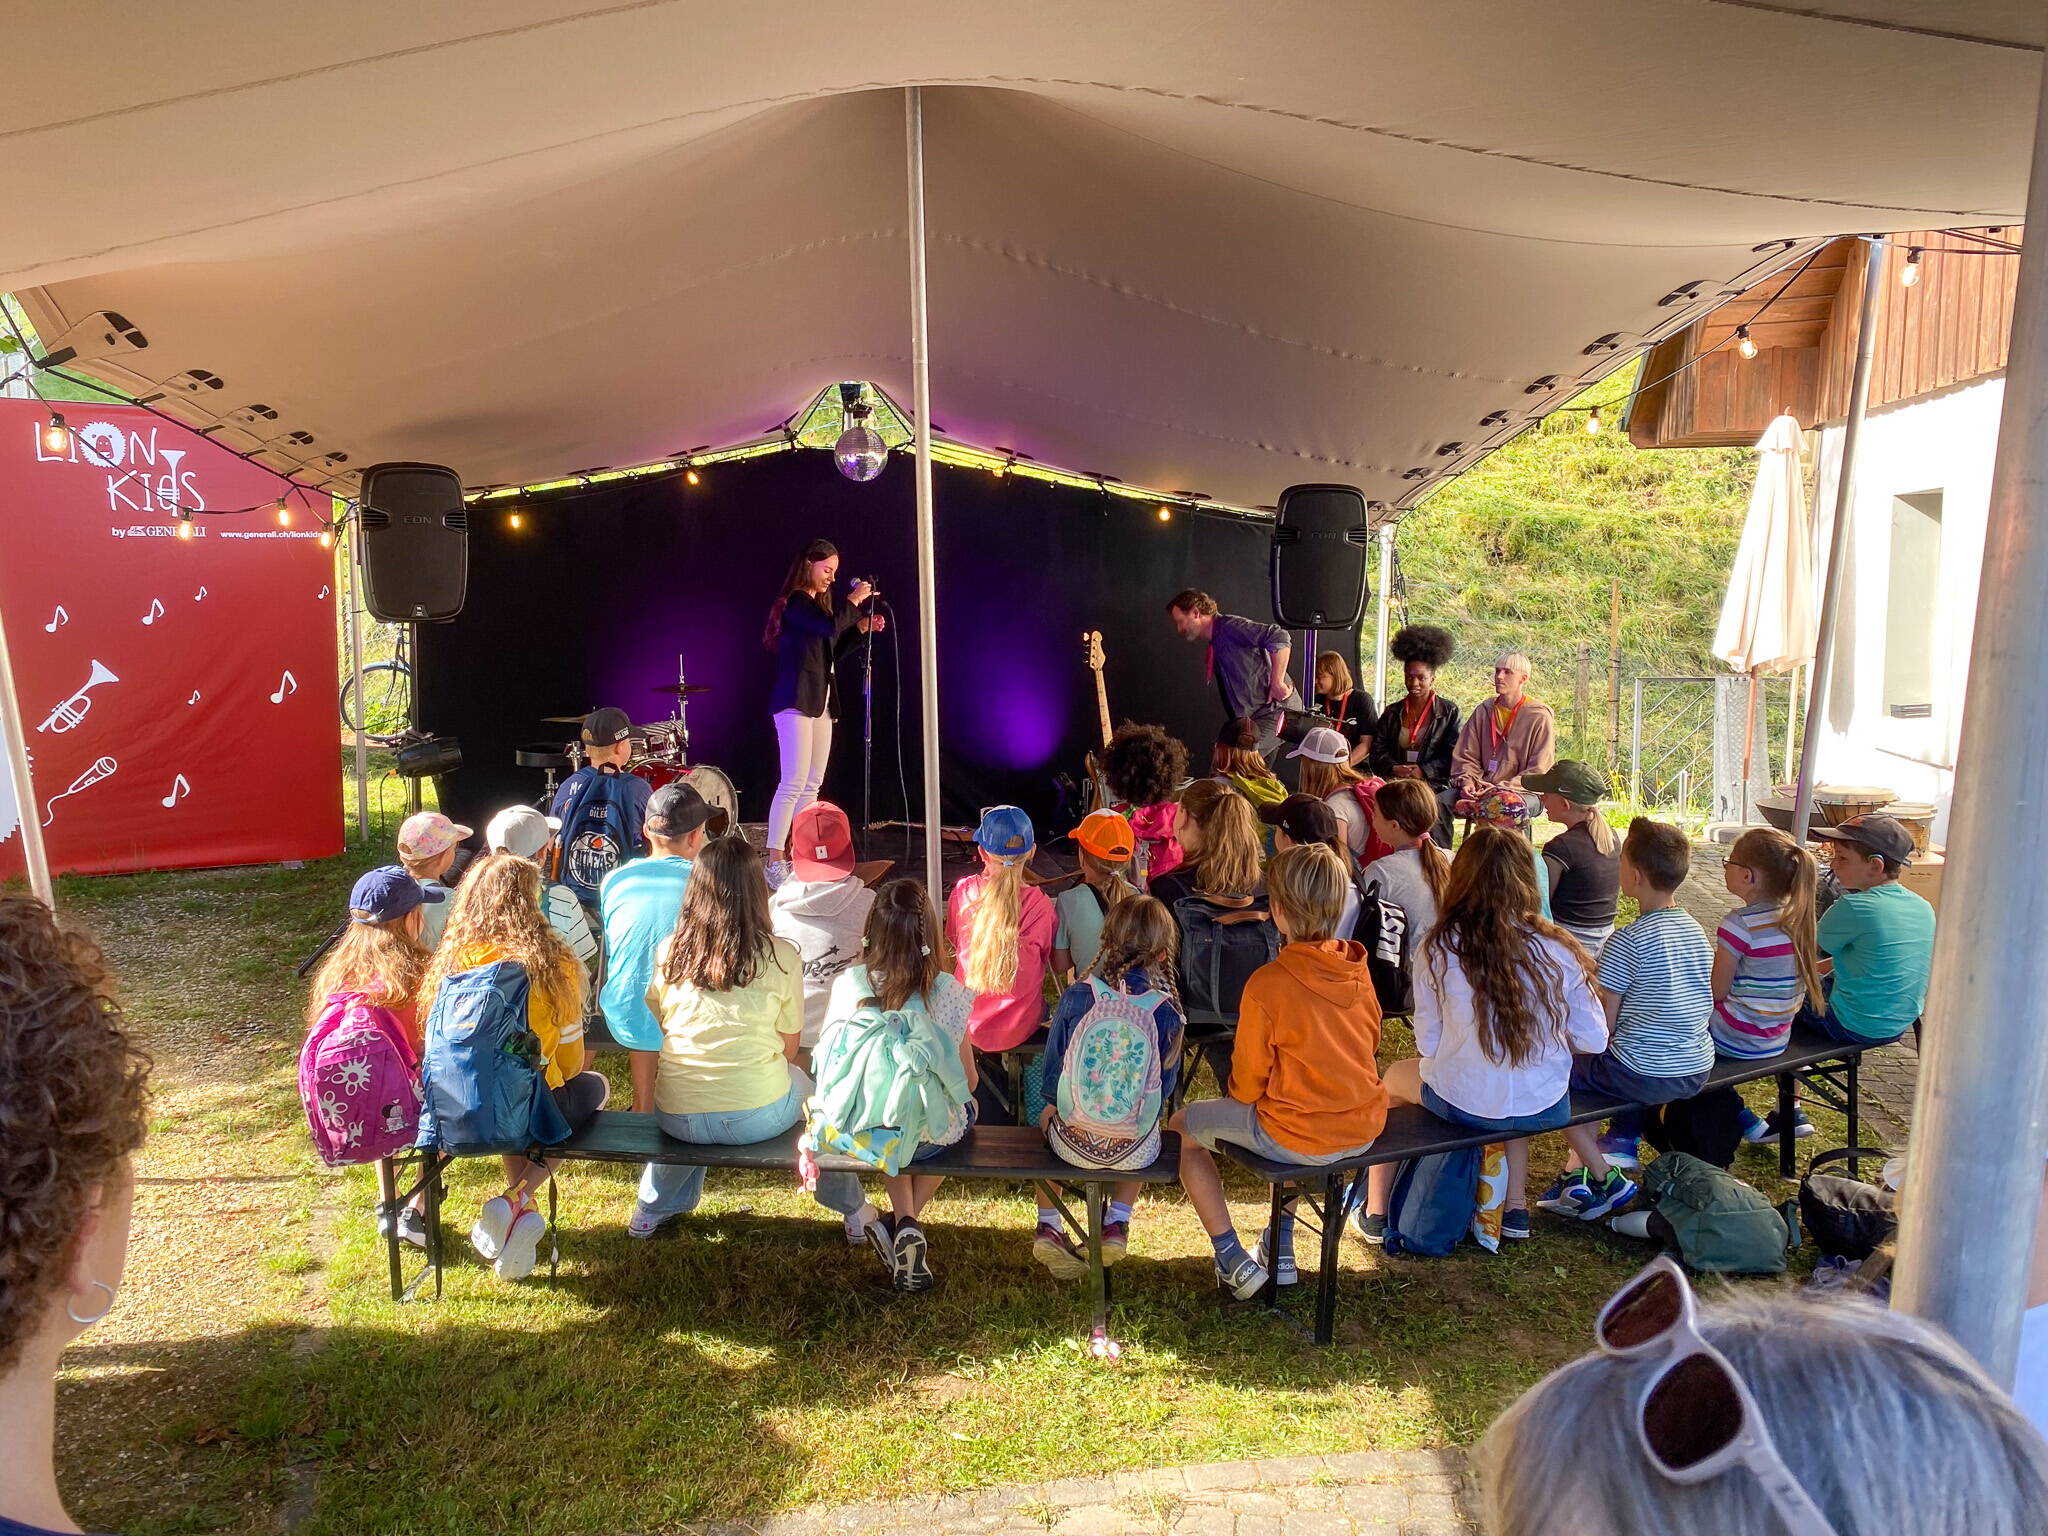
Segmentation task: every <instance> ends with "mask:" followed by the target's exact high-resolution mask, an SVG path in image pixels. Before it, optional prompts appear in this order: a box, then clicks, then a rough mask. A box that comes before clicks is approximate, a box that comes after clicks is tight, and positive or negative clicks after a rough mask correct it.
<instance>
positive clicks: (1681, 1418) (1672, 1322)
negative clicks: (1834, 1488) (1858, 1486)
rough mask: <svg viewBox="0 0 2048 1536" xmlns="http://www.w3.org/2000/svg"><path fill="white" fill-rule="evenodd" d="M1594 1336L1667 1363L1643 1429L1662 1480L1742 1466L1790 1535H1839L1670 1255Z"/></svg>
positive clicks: (1644, 1405) (1639, 1411)
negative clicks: (1788, 1461)
mask: <svg viewBox="0 0 2048 1536" xmlns="http://www.w3.org/2000/svg"><path fill="white" fill-rule="evenodd" d="M1593 1332H1594V1336H1595V1338H1596V1339H1598V1341H1599V1344H1600V1349H1601V1351H1602V1353H1604V1354H1608V1355H1611V1356H1613V1357H1615V1358H1616V1359H1621V1360H1648V1359H1657V1368H1656V1369H1655V1370H1654V1371H1653V1372H1651V1374H1650V1376H1649V1378H1648V1379H1647V1380H1646V1381H1644V1383H1643V1385H1642V1389H1641V1391H1640V1393H1639V1394H1638V1396H1637V1399H1636V1405H1635V1419H1634V1422H1635V1431H1636V1441H1637V1443H1638V1444H1639V1445H1641V1447H1642V1450H1643V1454H1644V1455H1645V1456H1647V1457H1648V1458H1649V1461H1650V1465H1651V1466H1653V1467H1655V1468H1656V1469H1657V1471H1658V1472H1659V1473H1660V1474H1661V1475H1662V1476H1664V1477H1665V1478H1667V1479H1669V1480H1670V1481H1672V1482H1674V1483H1704V1482H1706V1481H1708V1480H1709V1479H1710V1478H1715V1477H1719V1476H1720V1475H1721V1474H1722V1473H1723V1472H1726V1471H1727V1470H1728V1469H1729V1468H1730V1467H1733V1466H1735V1465H1737V1464H1738V1463H1739V1464H1741V1465H1742V1466H1745V1467H1747V1468H1749V1470H1750V1472H1751V1473H1752V1474H1753V1475H1754V1476H1755V1477H1756V1480H1757V1481H1758V1482H1759V1483H1760V1484H1761V1485H1762V1486H1763V1490H1764V1493H1765V1495H1766V1496H1767V1497H1768V1498H1769V1499H1770V1501H1771V1507H1772V1508H1773V1509H1775V1510H1776V1511H1777V1513H1778V1518H1779V1519H1780V1520H1782V1521H1783V1522H1784V1524H1785V1529H1786V1530H1787V1531H1788V1532H1789V1533H1790V1536H1836V1533H1835V1528H1834V1526H1832V1525H1831V1524H1829V1523H1828V1517H1827V1516H1826V1515H1824V1514H1822V1513H1821V1511H1820V1506H1819V1505H1817V1504H1815V1503H1814V1502H1813V1499H1812V1496H1811V1495H1809V1494H1808V1493H1807V1491H1806V1490H1805V1489H1804V1488H1802V1487H1801V1486H1800V1485H1799V1482H1798V1480H1797V1479H1796V1478H1794V1477H1793V1476H1792V1472H1791V1469H1790V1468H1788V1467H1787V1466H1786V1465H1785V1460H1784V1458H1783V1457H1782V1456H1780V1455H1779V1454H1778V1448H1777V1446H1776V1445H1775V1444H1773V1443H1772V1441H1771V1435H1770V1430H1769V1429H1768V1428H1767V1427H1766V1426H1765V1424H1764V1419H1763V1414H1762V1412H1761V1411H1760V1410H1759V1409H1758V1408H1757V1405H1756V1399H1755V1398H1754V1397H1752V1396H1751V1395H1750V1391H1749V1388H1748V1387H1747V1386H1745V1385H1744V1384H1743V1381H1742V1378H1741V1377H1740V1376H1738V1375H1737V1374H1736V1373H1735V1367H1734V1366H1732V1365H1730V1364H1729V1363H1728V1357H1727V1356H1726V1355H1724V1354H1722V1353H1721V1352H1720V1351H1719V1350H1718V1349H1716V1348H1714V1346H1713V1345H1711V1344H1709V1343H1708V1342H1707V1341H1706V1339H1705V1338H1703V1337H1702V1336H1701V1335H1700V1331H1699V1303H1698V1301H1697V1300H1696V1299H1695V1298H1694V1296H1693V1292H1692V1286H1691V1285H1689V1284H1688V1283H1687V1282H1686V1278H1685V1271H1684V1270H1682V1269H1680V1268H1679V1267H1678V1266H1677V1265H1676V1264H1675V1263H1673V1262H1672V1261H1671V1260H1670V1259H1668V1258H1660V1259H1658V1260H1656V1261H1655V1262H1653V1263H1652V1264H1651V1265H1650V1266H1649V1267H1648V1268H1647V1269H1645V1270H1644V1271H1643V1272H1642V1273H1641V1274H1639V1275H1637V1276H1636V1278H1635V1279H1633V1280H1631V1281H1630V1282H1629V1283H1628V1284H1627V1285H1625V1286H1623V1287H1622V1288H1621V1289H1620V1290H1619V1291H1617V1292H1616V1293H1615V1294H1614V1296H1613V1297H1612V1298H1610V1299H1609V1301H1608V1303H1607V1305H1606V1306H1604V1307H1602V1308H1601V1309H1600V1317H1599V1320H1598V1321H1597V1322H1595V1323H1594V1325H1593ZM1658 1357H1661V1358H1658Z"/></svg>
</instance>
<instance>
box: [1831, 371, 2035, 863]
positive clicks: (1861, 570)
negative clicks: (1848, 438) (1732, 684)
mask: <svg viewBox="0 0 2048 1536" xmlns="http://www.w3.org/2000/svg"><path fill="white" fill-rule="evenodd" d="M2004 396H2005V380H2004V378H2003V377H2002V376H2001V377H1996V378H1990V379H1983V380H1978V381H1976V382H1973V383H1970V384H1966V385H1961V386H1958V387H1957V388H1955V389H1951V390H1948V391H1945V392H1944V393H1942V394H1938V395H1929V396H1926V397H1923V398H1921V399H1918V400H1914V401H1910V402H1907V403H1905V404H1902V405H1896V406H1891V407H1888V408H1886V409H1885V410H1882V411H1878V412H1873V413H1872V414H1871V415H1870V416H1869V418H1868V419H1867V420H1866V421H1865V423H1864V428H1863V435H1862V438H1861V440H1860V442H1859V443H1858V445H1857V451H1856V458H1857V462H1856V497H1855V505H1854V506H1853V507H1852V508H1851V515H1852V518H1853V520H1852V522H1851V523H1850V525H1849V547H1848V552H1847V557H1846V566H1845V570H1844V575H1843V585H1842V605H1841V615H1840V618H1839V620H1838V623H1837V628H1836V634H1835V665H1834V679H1833V686H1832V689H1831V697H1830V699H1829V701H1828V704H1827V706H1826V707H1825V710H1824V714H1823V718H1822V720H1820V721H1819V722H1816V723H1817V725H1818V726H1819V729H1820V731H1821V736H1820V749H1819V763H1818V768H1817V773H1818V776H1819V780H1820V782H1821V783H1822V784H1871V785H1883V786H1887V787H1889V788H1891V789H1894V790H1896V791H1897V792H1898V795H1899V798H1900V799H1902V800H1921V801H1929V802H1931V803H1932V804H1933V805H1934V806H1935V809H1936V813H1937V814H1936V819H1935V824H1934V837H1935V840H1936V841H1937V842H1940V841H1945V840H1946V838H1947V823H1948V806H1949V795H1950V791H1951V789H1952V787H1953V782H1954V770H1955V751H1956V742H1957V740H1958V738H1959V737H1960V735H1961V732H1962V704H1963V691H1964V684H1965V679H1966V677H1967V675H1968V672H1969V665H1970V640H1971V633H1972V630H1973V628H1974V626H1975V623H1976V614H1977V582H1978V576H1979V573H1980V570H1981V567H1982V565H1983V559H1984V522H1985V515H1986V511H1987V509H1988V506H1989V503H1990V494H1991V465H1992V459H1993V457H1994V453H1995V450H1996V447H1997V440H1998V417H1999V409H2000V406H2001V405H2002V403H2003V400H2004ZM1842 431H1843V429H1842V428H1841V427H1839V426H1835V427H1828V428H1826V429H1824V430H1823V431H1822V433H1821V434H1820V438H1821V441H1820V448H1819V453H1820V477H1819V482H1820V483H1819V491H1818V494H1817V495H1816V497H1815V503H1814V504H1815V509H1816V513H1817V517H1816V521H1817V524H1818V526H1817V528H1816V530H1815V533H1816V537H1817V539H1818V541H1819V544H1818V550H1819V553H1818V558H1817V559H1816V562H1815V564H1816V569H1817V570H1819V571H1821V572H1823V573H1824V572H1825V565H1826V558H1827V547H1828V537H1829V528H1828V523H1829V515H1828V514H1829V510H1830V509H1831V508H1832V507H1833V505H1834V494H1835V493H1834V485H1835V481H1836V479H1837V476H1838V472H1839V470H1840V468H1841V455H1842ZM1936 491H1938V492H1940V493H1941V536H1940V572H1939V574H1938V576H1935V577H1933V578H1932V585H1933V588H1934V591H1933V597H1934V603H1935V620H1934V626H1933V636H1934V639H1933V646H1932V653H1931V655H1930V658H1929V660H1930V663H1931V669H1932V672H1933V677H1934V688H1933V699H1932V703H1933V706H1934V708H1933V713H1932V715H1931V716H1929V717H1928V718H1925V719H1899V718H1894V717H1893V715H1892V714H1891V712H1890V711H1888V710H1887V708H1886V705H1885V696H1884V693H1885V656H1886V646H1887V615H1888V613H1889V611H1890V606H1891V602H1892V599H1893V597H1894V591H1893V587H1894V584H1895V583H1897V584H1899V585H1900V588H1901V591H1900V593H1899V594H1898V595H1900V596H1901V597H1903V598H1906V599H1909V600H1914V601H1917V600H1918V599H1919V597H1920V595H1921V594H1920V592H1918V591H1913V590H1909V589H1907V588H1906V587H1905V584H1906V583H1908V582H1912V581H1914V580H1915V579H1916V577H1915V574H1914V571H1913V570H1912V569H1910V568H1906V569H1898V570H1895V569H1894V568H1893V559H1892V517H1893V510H1894V507H1893V503H1894V500H1895V498H1898V497H1902V496H1918V497H1925V495H1926V493H1928V492H1936ZM1918 579H1920V580H1921V581H1922V582H1923V584H1924V582H1925V581H1926V579H1927V578H1924V577H1922V578H1918Z"/></svg>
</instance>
